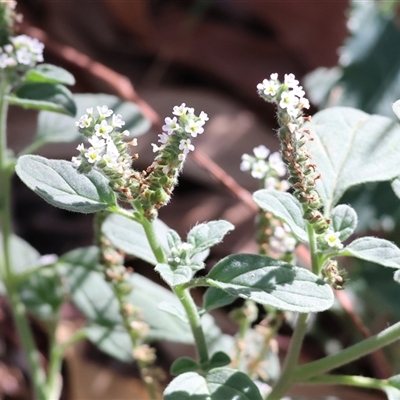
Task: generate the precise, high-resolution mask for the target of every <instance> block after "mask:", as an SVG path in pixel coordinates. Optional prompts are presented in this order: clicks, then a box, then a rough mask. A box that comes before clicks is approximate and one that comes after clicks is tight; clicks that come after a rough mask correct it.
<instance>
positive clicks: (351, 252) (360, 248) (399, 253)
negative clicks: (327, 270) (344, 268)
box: [339, 236, 400, 268]
mask: <svg viewBox="0 0 400 400" xmlns="http://www.w3.org/2000/svg"><path fill="white" fill-rule="evenodd" d="M339 255H340V256H351V257H355V258H359V259H360V260H366V261H371V262H374V263H376V264H379V265H383V266H385V267H391V268H400V249H399V248H398V247H397V246H396V245H395V244H393V243H392V242H389V241H388V240H385V239H380V238H376V237H368V236H367V237H363V238H359V239H356V240H354V241H353V242H351V243H350V244H349V245H348V246H346V247H345V248H344V249H343V250H341V251H340V253H339Z"/></svg>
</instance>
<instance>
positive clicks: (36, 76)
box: [24, 64, 75, 85]
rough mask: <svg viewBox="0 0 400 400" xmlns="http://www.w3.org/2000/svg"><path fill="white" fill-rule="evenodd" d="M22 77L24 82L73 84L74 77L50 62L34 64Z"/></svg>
mask: <svg viewBox="0 0 400 400" xmlns="http://www.w3.org/2000/svg"><path fill="white" fill-rule="evenodd" d="M24 79H25V81H26V82H35V83H52V84H55V83H61V84H62V85H75V78H74V76H73V75H72V74H71V73H70V72H68V71H67V70H65V69H64V68H61V67H57V66H55V65H52V64H38V65H36V66H35V67H34V68H32V69H30V70H29V71H28V72H27V73H26V74H25V76H24Z"/></svg>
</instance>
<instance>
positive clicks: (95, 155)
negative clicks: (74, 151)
mask: <svg viewBox="0 0 400 400" xmlns="http://www.w3.org/2000/svg"><path fill="white" fill-rule="evenodd" d="M85 157H86V158H87V160H88V162H89V163H90V164H94V163H96V162H97V161H99V160H100V159H101V157H100V154H99V151H98V150H95V149H94V148H93V147H89V148H88V150H87V152H86V153H85Z"/></svg>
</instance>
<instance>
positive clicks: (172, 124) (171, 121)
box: [162, 117, 179, 135]
mask: <svg viewBox="0 0 400 400" xmlns="http://www.w3.org/2000/svg"><path fill="white" fill-rule="evenodd" d="M164 121H165V125H163V127H162V129H163V131H165V132H167V133H168V135H172V134H173V133H174V131H176V130H177V129H179V124H178V121H177V119H176V117H174V118H169V117H167V118H165V120H164Z"/></svg>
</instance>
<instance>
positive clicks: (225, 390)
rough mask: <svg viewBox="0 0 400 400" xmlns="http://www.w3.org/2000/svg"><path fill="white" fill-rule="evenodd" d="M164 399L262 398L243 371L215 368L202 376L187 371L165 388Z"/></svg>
mask: <svg viewBox="0 0 400 400" xmlns="http://www.w3.org/2000/svg"><path fill="white" fill-rule="evenodd" d="M164 400H262V397H261V394H260V392H259V390H258V388H257V386H256V385H255V383H254V382H253V381H252V380H251V379H250V378H249V377H248V376H247V375H246V374H244V373H243V372H240V371H236V370H234V369H230V368H215V369H212V370H211V371H209V372H208V373H207V375H206V376H202V375H200V374H198V373H197V372H187V373H185V374H182V375H179V376H178V377H176V378H175V379H174V380H173V381H172V382H171V383H170V384H169V385H168V386H167V388H166V389H165V391H164Z"/></svg>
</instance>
